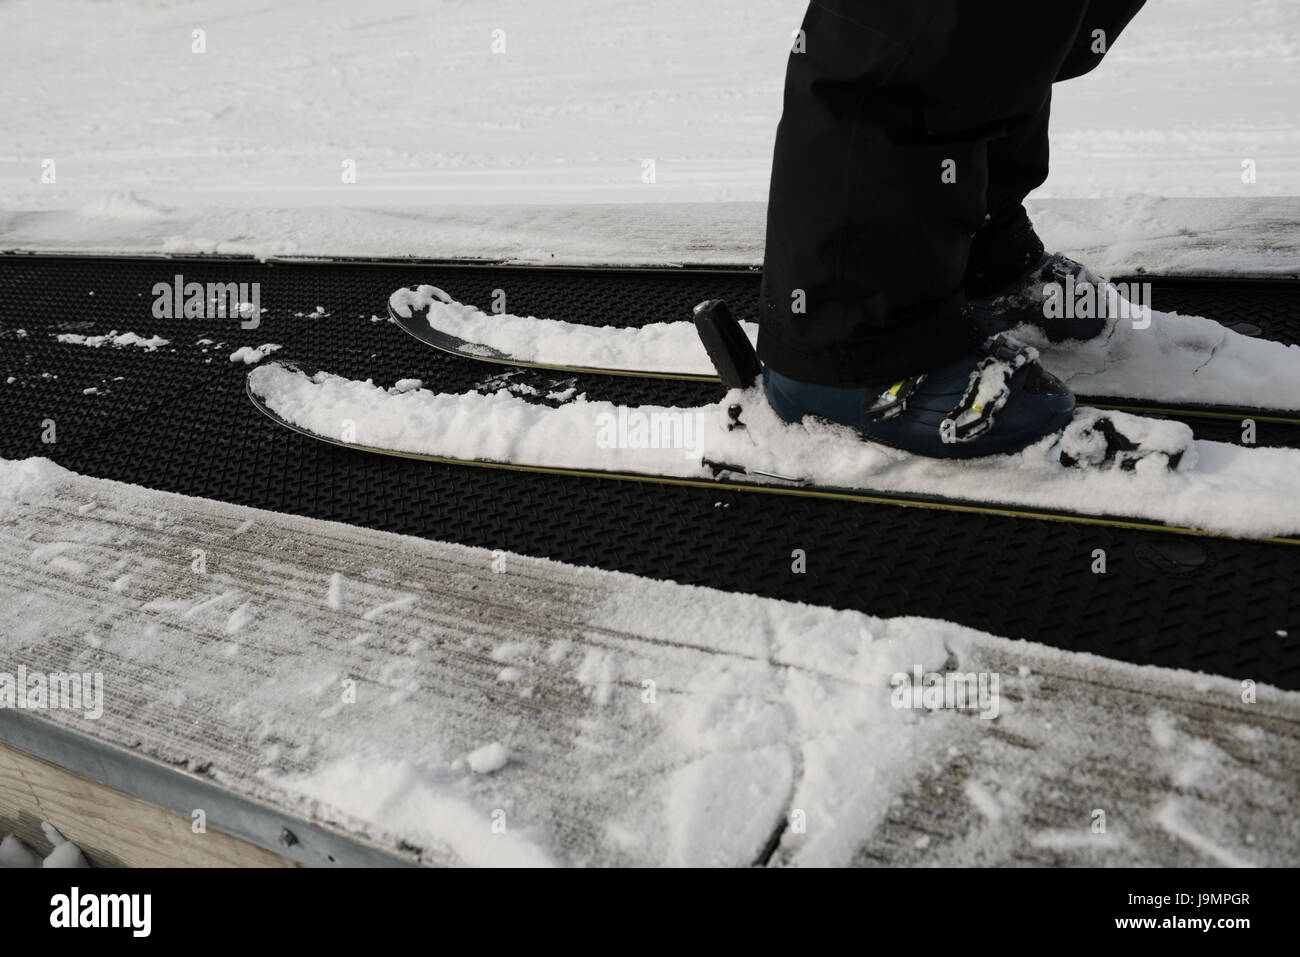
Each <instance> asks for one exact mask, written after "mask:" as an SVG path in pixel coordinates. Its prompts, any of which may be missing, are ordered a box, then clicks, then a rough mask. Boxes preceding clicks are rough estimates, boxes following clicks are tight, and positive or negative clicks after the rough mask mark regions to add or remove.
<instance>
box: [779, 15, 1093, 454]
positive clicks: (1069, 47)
mask: <svg viewBox="0 0 1300 957" xmlns="http://www.w3.org/2000/svg"><path fill="white" fill-rule="evenodd" d="M1087 10H1088V2H1087V0H1057V2H1055V3H1053V4H1051V5H1043V4H1041V3H1040V2H1031V0H1005V2H1004V3H1000V4H998V5H996V6H995V7H988V6H985V5H975V4H969V3H964V2H961V0H910V2H903V0H897V2H893V3H886V2H878V3H875V4H865V5H864V4H862V3H860V2H859V3H853V2H850V0H814V3H813V4H812V6H811V7H810V8H809V11H808V15H807V16H806V18H805V20H804V44H803V45H802V47H801V46H800V45H797V46H796V49H795V51H794V52H793V53H792V55H791V58H790V65H789V69H788V72H787V77H786V90H785V110H784V113H783V115H782V119H781V125H780V127H779V129H778V132H777V144H776V152H775V157H774V161H773V173H772V189H771V196H770V201H769V207H768V230H767V253H766V261H765V266H764V285H763V294H762V314H761V317H760V319H761V321H760V333H759V352H760V355H761V357H762V358H763V360H764V362H765V364H766V369H765V372H764V387H765V390H766V393H767V396H768V398H769V401H771V403H772V405H773V407H774V408H776V410H777V411H778V412H779V413H780V414H781V416H782V417H783V418H786V419H787V420H789V421H797V420H798V419H800V418H802V417H803V416H804V415H806V414H815V415H822V416H825V417H826V418H830V419H832V420H835V421H839V422H843V423H845V424H848V425H852V426H854V427H855V428H857V429H859V431H861V432H862V433H863V434H864V435H865V436H867V437H869V438H874V439H877V440H879V441H884V442H888V443H890V444H895V445H901V446H902V447H904V448H911V449H913V450H914V451H919V452H923V453H924V454H936V455H949V454H951V455H962V456H967V455H978V454H989V453H992V452H1004V451H1014V450H1015V449H1017V448H1023V447H1024V445H1025V444H1027V443H1028V442H1031V441H1034V440H1036V439H1037V438H1038V437H1040V436H1042V435H1045V434H1048V433H1049V432H1051V431H1055V430H1056V429H1059V428H1060V427H1061V426H1062V424H1063V422H1064V421H1068V419H1069V415H1070V409H1071V408H1072V407H1073V397H1072V396H1070V394H1069V392H1068V390H1066V389H1064V388H1063V387H1061V386H1060V383H1059V382H1056V381H1055V380H1053V379H1052V377H1051V376H1048V375H1046V374H1045V373H1043V372H1042V370H1041V369H1039V368H1038V367H1037V364H1036V362H1035V361H1034V359H1033V358H1032V357H1027V356H1025V355H1023V354H1019V353H1014V352H1012V353H1008V352H1007V351H1006V350H1003V349H1000V348H999V347H996V346H994V347H990V348H983V347H981V348H978V349H977V348H976V343H977V342H978V339H979V338H980V334H979V332H978V331H977V330H976V329H975V328H974V327H973V324H972V323H971V321H970V319H969V317H968V316H967V315H966V313H965V309H964V302H965V297H964V292H963V288H962V282H963V278H964V275H965V270H966V263H967V257H968V255H969V251H970V242H971V237H972V235H973V234H974V233H975V232H976V231H977V229H978V228H979V227H980V225H981V224H982V223H983V221H984V216H985V212H986V201H987V191H988V188H989V175H988V165H987V164H988V141H989V139H990V138H991V137H994V136H996V135H999V134H1006V133H1007V132H1008V130H1009V129H1010V130H1013V131H1014V130H1016V129H1021V128H1023V126H1024V124H1026V123H1030V122H1032V121H1033V120H1034V118H1035V117H1037V116H1038V114H1039V113H1040V111H1042V110H1043V108H1044V106H1045V104H1046V102H1047V99H1048V93H1049V91H1050V88H1051V84H1052V82H1053V80H1054V79H1056V77H1057V75H1058V73H1059V72H1060V71H1061V69H1062V68H1063V66H1064V65H1065V63H1066V62H1067V60H1068V58H1069V57H1070V56H1071V53H1072V51H1073V49H1074V48H1075V44H1076V41H1077V39H1078V36H1079V32H1080V30H1081V28H1082V26H1083V21H1084V18H1085V14H1086V12H1087ZM1043 122H1045V117H1044V119H1043ZM922 375H923V376H924V377H925V378H924V379H923V380H922V379H921V378H919V377H920V376H922ZM969 382H978V383H979V384H980V387H979V389H978V390H976V389H974V388H969V389H968V383H969ZM891 383H892V385H891ZM882 387H887V388H886V390H885V391H884V392H883V393H882V391H881V389H882ZM986 388H987V389H988V391H987V393H986V391H985V389H986ZM964 392H969V393H970V394H969V395H963V393H964ZM984 395H989V396H996V397H997V398H996V400H995V401H989V402H987V403H986V402H985V400H984V399H982V398H980V396H984ZM904 396H906V402H904V401H903V399H902V397H904ZM972 396H974V398H973V399H972ZM958 400H960V401H958ZM968 401H973V407H964V408H963V406H964V405H965V404H966V403H967V402H968ZM900 410H901V411H900ZM995 416H996V422H995V423H994V417H995ZM963 423H965V424H963ZM990 423H994V424H993V425H992V426H991V427H990ZM954 429H955V431H956V434H957V439H956V440H955V441H954V440H953V438H952V435H953V433H954ZM937 431H939V432H944V433H945V436H944V438H943V440H942V443H940V442H939V440H938V439H937V438H936V436H935V433H936V432H937Z"/></svg>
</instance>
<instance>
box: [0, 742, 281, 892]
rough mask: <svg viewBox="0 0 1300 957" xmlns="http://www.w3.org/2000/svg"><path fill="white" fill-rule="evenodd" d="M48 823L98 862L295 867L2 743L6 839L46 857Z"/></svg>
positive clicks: (1, 814)
mask: <svg viewBox="0 0 1300 957" xmlns="http://www.w3.org/2000/svg"><path fill="white" fill-rule="evenodd" d="M42 821H44V822H47V823H49V824H51V825H53V826H54V828H55V829H56V830H57V831H58V832H59V833H60V834H62V835H63V836H64V837H66V838H67V839H68V840H70V841H72V842H73V843H74V844H76V845H77V846H78V847H80V848H81V851H82V853H83V854H84V855H85V856H86V859H87V860H88V861H89V862H90V864H91V866H94V867H297V866H298V865H297V864H296V863H295V862H293V861H291V860H289V859H288V858H285V857H281V856H280V855H279V854H273V853H271V852H270V851H267V850H264V849H263V848H260V847H258V846H257V845H256V844H250V843H248V842H247V841H241V840H240V839H239V838H237V837H231V836H230V835H228V834H223V833H221V832H220V831H218V830H216V829H215V828H211V827H206V826H205V829H204V832H203V833H198V834H196V833H195V832H194V830H193V826H192V822H191V821H190V820H189V819H187V818H184V817H182V816H181V815H179V814H176V813H175V812H173V811H169V810H167V809H166V808H161V807H158V806H157V805H156V804H150V803H149V802H148V801H143V800H141V799H140V798H138V797H135V796H133V795H130V794H127V793H125V792H123V791H118V790H116V789H115V788H110V787H107V786H105V785H103V784H100V783H99V782H98V781H95V780H92V779H91V778H88V777H85V776H84V775H81V774H74V773H73V772H71V771H68V770H66V769H64V768H61V767H59V766H58V765H57V764H51V763H50V762H49V761H46V760H44V759H43V758H39V757H37V756H36V755H33V754H28V753H27V752H25V751H20V750H18V749H17V748H12V747H10V746H9V745H7V744H4V743H2V742H0V836H3V835H6V834H11V833H12V834H15V835H17V837H18V838H19V839H20V840H21V841H22V842H23V843H24V844H26V845H27V846H28V847H30V848H31V849H32V850H34V851H35V852H36V853H37V854H40V855H41V856H42V857H44V856H46V855H47V854H49V852H50V850H51V848H52V846H51V844H50V841H49V839H48V838H47V837H46V836H45V833H44V832H43V831H42V830H41V822H42Z"/></svg>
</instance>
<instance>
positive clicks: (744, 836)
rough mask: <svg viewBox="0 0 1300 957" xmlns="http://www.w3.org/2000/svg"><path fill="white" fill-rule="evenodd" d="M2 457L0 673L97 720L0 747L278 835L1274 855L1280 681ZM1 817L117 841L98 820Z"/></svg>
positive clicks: (496, 846) (1106, 860)
mask: <svg viewBox="0 0 1300 957" xmlns="http://www.w3.org/2000/svg"><path fill="white" fill-rule="evenodd" d="M0 467H3V468H4V469H5V473H4V479H5V481H4V482H3V483H0V484H2V485H3V488H4V489H5V491H4V494H3V495H2V496H0V609H3V611H0V635H2V636H3V637H0V656H2V657H0V660H3V661H4V662H5V666H4V670H6V671H8V672H15V671H16V670H17V669H18V668H19V667H22V668H24V669H26V671H27V673H28V674H31V673H35V672H42V673H49V672H78V673H83V674H94V673H98V674H102V676H103V679H102V680H103V698H102V704H103V713H102V716H100V717H97V718H93V719H92V718H88V717H86V716H85V709H83V710H81V711H74V710H51V709H47V710H11V709H0V740H3V741H6V742H8V743H9V744H11V745H16V746H18V747H21V748H23V749H24V750H27V751H31V752H34V753H37V754H42V752H44V755H43V756H48V757H50V758H51V759H52V760H55V761H56V762H58V763H62V764H64V766H68V767H70V768H71V770H74V771H78V772H80V773H83V774H88V775H90V776H92V777H97V778H99V779H100V780H104V781H106V783H109V784H111V785H114V786H116V787H119V788H123V789H130V790H132V791H133V793H135V794H136V795H137V796H138V797H140V798H143V799H144V800H147V801H150V802H153V803H155V804H157V805H160V806H163V807H167V808H169V809H170V810H172V811H176V812H178V813H180V814H181V815H183V816H184V817H186V818H189V817H190V816H191V815H192V812H193V811H194V810H195V809H196V808H201V809H204V810H205V813H206V815H207V825H208V827H209V828H211V829H214V830H217V831H222V830H225V831H228V832H229V833H232V834H234V835H236V836H238V837H242V838H244V839H247V840H250V841H252V842H254V843H257V844H260V845H262V846H264V847H266V848H268V849H271V850H274V851H277V852H278V853H281V854H284V855H286V856H288V857H290V858H291V859H296V860H302V861H307V862H310V863H328V860H327V859H326V855H330V856H334V857H335V858H336V859H338V860H349V859H350V860H353V861H356V860H360V859H362V858H364V857H365V856H366V855H371V856H372V857H373V853H374V849H376V848H377V849H379V850H380V853H383V854H386V855H391V857H392V858H393V859H394V860H395V861H398V862H400V861H402V860H408V861H409V860H418V861H420V862H422V863H427V864H454V863H470V864H552V863H561V864H749V863H755V862H760V861H767V862H769V863H775V864H850V863H857V864H879V863H890V864H977V863H978V864H1009V863H1044V864H1047V863H1056V864H1280V863H1287V862H1291V861H1293V860H1294V854H1295V849H1296V847H1297V846H1300V824H1298V823H1297V821H1296V819H1295V817H1294V815H1293V814H1292V813H1291V809H1293V808H1294V807H1295V806H1296V804H1297V802H1300V744H1298V739H1300V694H1294V693H1282V692H1278V691H1275V690H1273V689H1270V688H1268V687H1260V688H1258V689H1256V694H1257V696H1258V697H1257V700H1256V701H1255V702H1254V703H1245V702H1244V701H1243V696H1242V685H1241V684H1240V683H1238V682H1236V681H1228V680H1226V679H1221V678H1211V677H1206V676H1199V675H1193V674H1189V673H1183V672H1171V671H1165V670H1159V669H1154V668H1138V667H1133V666H1128V665H1121V664H1117V663H1114V662H1110V661H1106V660H1103V659H1098V658H1092V657H1090V656H1084V655H1075V654H1070V653H1068V652H1062V651H1058V650H1054V649H1050V648H1047V647H1044V646H1041V645H1036V644H1030V643H1025V642H1012V641H1007V640H1004V639H1000V638H995V637H992V636H988V635H984V634H981V633H979V632H975V631H972V630H970V629H966V628H962V627H959V626H956V625H952V624H948V623H944V622H939V621H933V620H927V619H895V620H892V621H884V620H880V619H873V618H870V617H867V616H863V615H860V614H857V613H849V612H835V611H831V610H827V609H822V608H814V607H809V606H802V605H794V604H789V603H783V602H777V601H772V600H768V599H761V598H754V597H750V596H744V595H734V594H729V593H723V592H717V591H712V590H709V589H702V588H693V587H684V586H680V585H675V584H672V583H668V582H654V581H648V580H643V579H638V578H635V577H632V576H628V575H623V574H617V573H611V572H603V571H596V570H592V569H582V568H575V567H571V566H566V565H561V564H558V563H554V562H549V561H545V560H540V559H533V558H525V557H521V556H517V555H511V554H505V553H493V552H491V551H486V550H482V549H473V548H467V547H463V546H458V545H448V544H440V543H437V542H430V541H424V540H420V539H413V538H407V537H402V536H396V535H392V534H388V533H384V532H378V531H370V530H366V529H360V528H354V527H351V526H344V525H337V524H332V523H326V522H321V521H316V520H309V519H303V518H297V517H293V516H289V515H283V514H277V513H272V512H263V511H258V510H254V509H249V508H244V507H240V506H234V505H226V504H222V503H218V502H213V501H207V500H201V499H194V498H187V497H184V496H180V495H175V494H171V493H163V492H155V491H148V490H144V489H139V488H135V487H132V486H126V485H122V484H118V483H114V482H109V481H105V480H100V479H91V478H85V477H79V476H75V475H73V474H72V473H68V472H66V471H64V470H62V469H58V468H57V467H55V466H52V465H49V464H48V463H39V462H34V461H29V462H28V463H27V464H24V465H19V464H14V463H4V464H3V466H0ZM916 668H920V669H921V670H922V671H923V672H935V673H945V674H947V673H953V672H962V673H975V674H979V675H983V676H985V678H986V679H987V678H989V677H990V676H992V675H996V676H998V688H997V689H996V690H997V691H998V692H999V693H998V694H997V696H996V697H995V698H993V699H990V701H988V702H985V704H986V705H988V704H990V703H991V704H992V707H985V708H984V711H985V712H991V711H993V710H996V712H997V716H996V717H987V718H984V717H980V716H979V715H978V714H977V713H976V712H974V711H972V710H965V711H961V710H953V709H943V710H936V711H924V710H913V709H906V708H898V707H895V706H894V705H895V704H896V703H897V702H896V701H891V698H892V697H893V696H892V695H891V691H892V689H891V676H892V675H894V674H895V673H896V672H903V673H906V674H909V675H910V674H912V673H913V670H914V669H916ZM122 769H127V770H126V771H123V770H122ZM11 790H13V789H12V788H11ZM1099 812H1101V813H1100V814H1099ZM12 813H14V812H13V811H12V810H11V811H7V812H0V831H6V830H8V829H12V827H13V822H12V821H10V820H6V818H7V817H8V816H9V815H10V814H12ZM29 813H31V814H35V815H46V817H45V818H44V819H45V820H50V816H53V817H55V818H56V819H54V820H50V823H51V824H53V825H54V826H55V827H57V828H58V829H59V830H60V831H62V833H63V834H65V835H66V836H67V837H69V838H70V839H71V840H73V841H75V842H78V843H80V844H81V846H82V847H83V848H84V849H85V850H86V851H87V853H88V854H89V855H90V856H91V857H92V859H94V858H95V856H96V855H97V854H100V855H101V856H103V857H108V858H110V859H111V858H112V857H113V856H117V857H118V858H123V857H124V855H125V856H128V857H129V849H128V850H127V851H123V850H122V848H118V847H114V846H112V845H113V839H112V834H113V829H112V827H111V826H105V825H104V824H103V822H102V821H101V822H100V823H99V825H97V826H91V824H90V823H88V822H84V821H79V820H77V819H76V818H75V817H73V816H66V819H65V818H64V817H59V814H58V812H57V810H53V811H52V810H51V808H50V807H48V806H40V807H37V808H35V809H29ZM1099 822H1104V830H1099V827H1100V826H1101V825H1100V824H1099ZM313 825H319V827H313ZM286 828H287V829H289V830H290V831H291V832H294V833H295V837H299V842H298V843H297V844H293V845H290V846H286V845H285V844H284V843H283V842H282V836H283V831H284V830H285V829H286ZM196 839H198V838H196Z"/></svg>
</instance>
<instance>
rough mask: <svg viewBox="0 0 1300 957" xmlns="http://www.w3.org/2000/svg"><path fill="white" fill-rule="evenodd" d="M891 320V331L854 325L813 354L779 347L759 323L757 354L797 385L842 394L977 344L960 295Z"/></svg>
mask: <svg viewBox="0 0 1300 957" xmlns="http://www.w3.org/2000/svg"><path fill="white" fill-rule="evenodd" d="M891 318H893V319H894V320H895V321H894V322H891V324H890V325H889V326H886V327H881V328H871V327H869V326H865V325H858V326H856V327H855V329H854V336H853V338H852V339H851V340H849V341H847V342H835V343H828V344H826V345H822V346H818V347H814V348H811V349H809V348H804V349H798V348H795V347H793V346H790V345H788V344H786V343H784V342H781V341H779V340H777V339H776V338H774V337H773V335H772V333H771V332H770V331H769V327H768V326H767V325H765V324H760V326H759V332H758V355H759V358H760V359H762V361H763V363H764V364H766V365H769V366H771V367H772V368H773V369H775V370H776V371H777V372H779V373H781V374H782V375H783V376H787V377H789V378H791V379H796V380H798V381H800V382H808V383H811V384H814V385H823V386H832V387H835V388H841V389H847V388H864V387H867V386H876V385H879V386H881V387H882V388H884V387H888V386H890V385H893V384H894V383H895V382H898V381H900V380H901V379H906V378H908V377H910V376H914V375H918V374H919V373H922V372H927V371H929V370H931V369H936V368H938V367H939V366H942V365H946V364H947V363H949V362H951V361H953V360H954V359H956V358H957V357H958V356H961V355H963V354H964V353H967V352H970V351H971V350H972V349H974V348H975V347H976V346H977V345H978V344H979V342H980V339H981V335H980V332H979V330H978V329H977V328H976V327H975V325H974V323H973V322H972V321H971V320H970V318H969V316H968V314H967V312H966V309H965V296H964V295H963V294H962V293H961V292H960V291H958V292H957V293H954V294H953V295H952V296H950V297H948V298H947V299H945V300H941V301H940V302H937V303H936V302H928V303H921V304H919V305H917V306H914V307H912V308H910V309H906V310H902V311H901V312H900V313H898V314H896V315H894V316H893V317H891Z"/></svg>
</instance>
